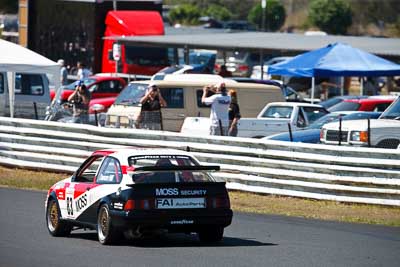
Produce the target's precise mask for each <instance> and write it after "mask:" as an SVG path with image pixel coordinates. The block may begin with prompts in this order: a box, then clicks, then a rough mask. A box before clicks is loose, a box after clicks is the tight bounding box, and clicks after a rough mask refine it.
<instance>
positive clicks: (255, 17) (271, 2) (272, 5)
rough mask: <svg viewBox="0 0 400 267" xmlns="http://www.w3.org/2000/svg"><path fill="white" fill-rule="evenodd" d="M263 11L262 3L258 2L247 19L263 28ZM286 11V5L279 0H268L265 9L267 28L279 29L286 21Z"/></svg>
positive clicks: (270, 29)
mask: <svg viewBox="0 0 400 267" xmlns="http://www.w3.org/2000/svg"><path fill="white" fill-rule="evenodd" d="M262 12H263V9H262V7H261V3H258V4H256V5H255V6H254V7H253V8H252V9H251V10H250V13H249V16H248V17H247V19H248V20H249V21H250V22H252V23H254V24H256V25H257V26H258V27H259V28H260V29H261V28H262V25H261V24H262ZM285 17H286V12H285V8H284V6H283V5H282V4H281V3H280V2H279V1H278V0H267V8H266V9H265V30H266V31H277V30H279V29H280V28H281V27H282V25H283V24H284V23H285Z"/></svg>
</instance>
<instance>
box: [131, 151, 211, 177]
mask: <svg viewBox="0 0 400 267" xmlns="http://www.w3.org/2000/svg"><path fill="white" fill-rule="evenodd" d="M128 162H129V165H130V166H132V167H135V168H140V167H155V168H157V167H165V168H166V169H165V170H154V171H153V170H151V168H150V169H148V170H146V171H137V172H134V173H133V174H132V180H133V182H135V183H149V184H154V183H190V182H214V181H215V179H214V178H213V177H212V176H211V175H210V174H209V173H208V172H207V171H203V170H173V168H174V167H177V166H180V167H184V166H198V163H197V162H195V161H194V160H193V159H192V158H191V157H189V156H181V155H148V156H136V157H130V158H129V159H128ZM168 168H171V170H168Z"/></svg>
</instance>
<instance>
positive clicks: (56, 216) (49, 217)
mask: <svg viewBox="0 0 400 267" xmlns="http://www.w3.org/2000/svg"><path fill="white" fill-rule="evenodd" d="M60 217H61V212H60V208H59V206H58V203H57V201H56V200H54V199H50V200H49V202H48V203H47V210H46V223H47V229H48V230H49V233H50V234H51V235H52V236H67V235H69V234H70V233H71V230H72V225H71V224H69V223H68V222H65V221H62V220H61V219H60Z"/></svg>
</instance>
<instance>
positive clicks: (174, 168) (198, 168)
mask: <svg viewBox="0 0 400 267" xmlns="http://www.w3.org/2000/svg"><path fill="white" fill-rule="evenodd" d="M220 169H221V168H220V166H217V165H208V166H200V165H199V166H176V165H171V166H144V167H138V168H134V170H133V171H135V172H151V171H219V170H220Z"/></svg>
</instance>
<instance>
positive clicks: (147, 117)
mask: <svg viewBox="0 0 400 267" xmlns="http://www.w3.org/2000/svg"><path fill="white" fill-rule="evenodd" d="M140 103H141V104H142V109H141V112H140V119H139V120H140V121H139V123H140V127H139V128H143V129H150V130H162V117H161V108H164V107H166V106H167V102H165V100H164V98H163V97H162V95H161V92H160V89H159V88H158V87H157V85H150V86H149V87H148V90H147V93H146V94H145V95H144V96H143V97H142V98H141V99H140Z"/></svg>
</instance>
